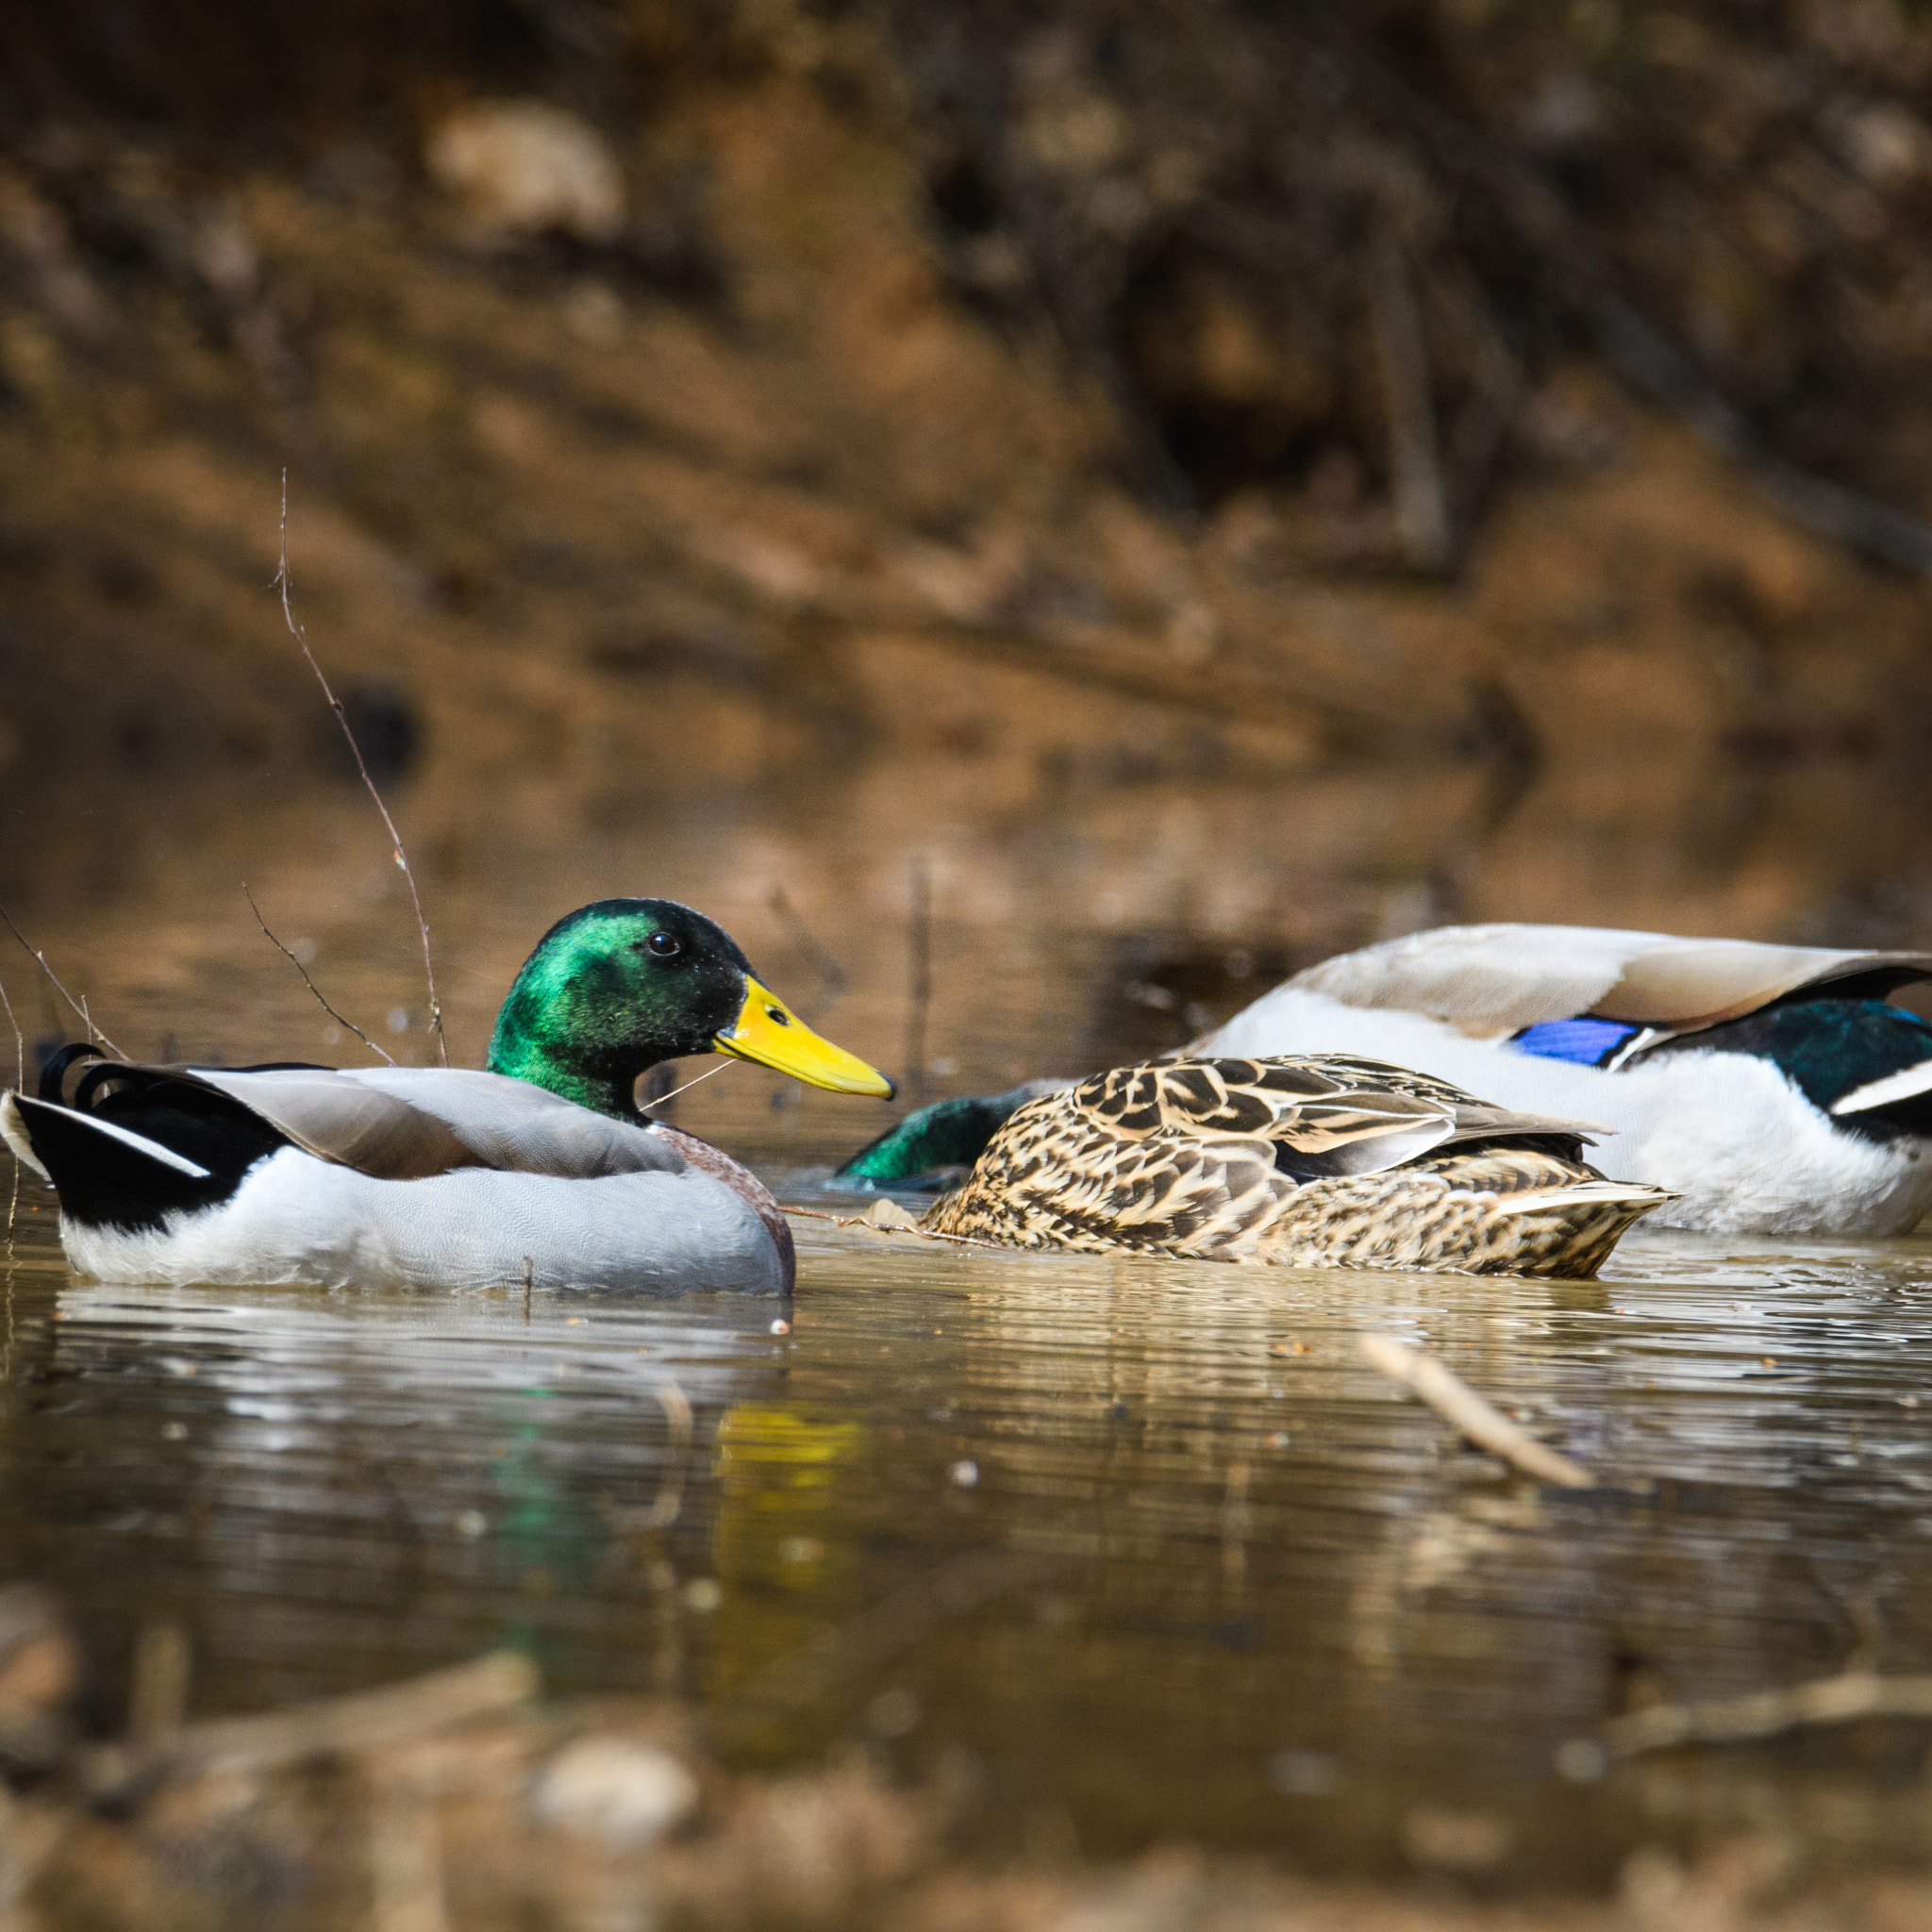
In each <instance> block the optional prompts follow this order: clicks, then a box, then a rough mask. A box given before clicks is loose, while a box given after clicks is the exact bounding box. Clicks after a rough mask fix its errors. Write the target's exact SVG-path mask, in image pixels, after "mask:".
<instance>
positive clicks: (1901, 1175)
mask: <svg viewBox="0 0 1932 1932" xmlns="http://www.w3.org/2000/svg"><path fill="white" fill-rule="evenodd" d="M1928 977H1932V954H1927V953H1874V952H1863V953H1861V952H1834V951H1829V950H1826V949H1824V948H1820V947H1807V946H1773V945H1759V944H1757V943H1755V942H1753V941H1746V940H1701V939H1676V938H1673V937H1672V936H1670V935H1669V934H1665V933H1647V932H1617V931H1610V930H1607V929H1602V928H1598V927H1594V926H1573V925H1465V926H1443V927H1441V928H1439V929H1438V930H1436V931H1433V932H1424V933H1417V934H1415V935H1414V936H1413V937H1411V938H1408V939H1401V940H1391V941H1388V942H1386V943H1385V944H1382V945H1378V946H1369V947H1366V948H1365V949H1363V950H1362V951H1360V952H1356V953H1344V954H1342V955H1341V956H1340V957H1339V958H1333V959H1328V960H1324V962H1323V963H1322V964H1321V965H1319V966H1313V967H1310V968H1309V969H1308V970H1307V972H1305V973H1301V974H1296V975H1295V977H1294V978H1292V979H1291V980H1288V981H1287V982H1285V983H1284V984H1283V985H1281V986H1278V987H1276V988H1275V989H1274V991H1272V992H1268V993H1264V994H1263V995H1262V996H1261V997H1260V998H1259V999H1258V1000H1257V1001H1256V1002H1255V1003H1254V1004H1253V1005H1252V1006H1251V1007H1249V1008H1246V1009H1245V1010H1244V1011H1242V1012H1241V1013H1238V1014H1236V1016H1235V1017H1234V1018H1233V1019H1232V1020H1230V1021H1229V1022H1228V1023H1227V1024H1226V1025H1224V1026H1222V1027H1220V1028H1218V1029H1217V1030H1216V1031H1214V1032H1212V1033H1210V1034H1208V1036H1207V1037H1206V1038H1205V1039H1202V1040H1199V1041H1195V1042H1193V1044H1192V1045H1191V1047H1190V1048H1189V1049H1188V1050H1189V1051H1190V1052H1192V1053H1215V1054H1274V1053H1285V1052H1290V1051H1293V1052H1297V1053H1302V1052H1309V1053H1354V1054H1371V1055H1374V1057H1375V1058H1382V1059H1389V1060H1394V1061H1398V1062H1400V1063H1401V1064H1402V1065H1403V1066H1407V1067H1415V1068H1418V1069H1420V1070H1421V1071H1423V1072H1424V1073H1428V1074H1435V1075H1436V1076H1437V1077H1439V1078H1441V1079H1445V1080H1454V1081H1456V1082H1457V1083H1458V1084H1461V1085H1466V1086H1468V1087H1470V1088H1473V1089H1474V1091H1477V1092H1479V1093H1485V1094H1490V1095H1492V1096H1493V1097H1494V1098H1495V1099H1496V1100H1497V1101H1499V1102H1500V1103H1502V1104H1503V1105H1505V1106H1507V1107H1520V1108H1525V1109H1528V1110H1531V1111H1535V1112H1539V1113H1545V1112H1547V1113H1554V1114H1561V1115H1565V1116H1569V1117H1574V1118H1575V1119H1578V1120H1587V1121H1594V1122H1597V1123H1600V1124H1601V1125H1602V1126H1603V1127H1605V1128H1607V1129H1609V1130H1611V1132H1612V1133H1613V1134H1614V1136H1615V1138H1614V1139H1612V1140H1610V1141H1608V1142H1607V1145H1605V1146H1604V1147H1603V1149H1602V1150H1601V1152H1600V1154H1599V1155H1598V1157H1597V1158H1598V1159H1599V1161H1600V1163H1601V1165H1602V1167H1603V1171H1604V1172H1605V1173H1606V1174H1608V1175H1609V1176H1610V1177H1611V1178H1612V1179H1616V1180H1644V1181H1654V1182H1656V1183H1657V1185H1658V1186H1659V1187H1662V1188H1665V1189H1667V1190H1669V1191H1671V1192H1672V1193H1674V1194H1675V1195H1676V1196H1678V1197H1679V1198H1677V1199H1675V1200H1674V1201H1673V1202H1672V1203H1671V1205H1670V1206H1669V1207H1667V1208H1664V1209H1662V1210H1661V1211H1660V1212H1659V1213H1658V1215H1657V1222H1658V1224H1663V1225H1671V1226H1678V1227H1696V1228H1706V1229H1709V1230H1711V1231H1712V1232H1714V1233H1721V1234H1819V1235H1892V1234H1903V1233H1906V1232H1907V1230H1909V1229H1910V1228H1912V1227H1913V1226H1915V1225H1916V1224H1918V1222H1919V1221H1920V1220H1921V1219H1922V1218H1923V1217H1924V1215H1925V1214H1926V1213H1927V1212H1928V1211H1932V1025H1928V1024H1926V1023H1925V1022H1924V1020H1922V1019H1920V1018H1919V1017H1918V1016H1917V1015H1916V1014H1913V1013H1909V1012H1907V1011H1906V1010H1905V1009H1904V1008H1899V1007H1893V1006H1889V1005H1887V1004H1886V1001H1885V995H1886V994H1887V993H1889V992H1891V991H1895V990H1896V989H1897V988H1898V987H1900V986H1903V985H1906V984H1907V983H1908V982H1910V981H1914V980H1921V979H1925V978H1928ZM1016 1104H1017V1103H1016ZM983 1111H984V1109H983V1108H982V1112H983ZM957 1118H958V1122H959V1123H960V1124H961V1131H956V1132H954V1133H953V1134H952V1135H951V1137H950V1139H949V1140H948V1142H947V1144H946V1146H945V1147H944V1148H943V1149H941V1153H942V1154H943V1156H944V1158H948V1159H951V1160H954V1161H958V1160H962V1159H964V1160H970V1159H972V1158H974V1154H975V1153H976V1152H977V1147H976V1146H975V1145H974V1143H973V1140H972V1136H971V1134H970V1133H967V1132H965V1131H963V1128H964V1127H965V1126H967V1125H970V1124H974V1123H976V1121H977V1120H978V1119H979V1118H980V1116H979V1115H977V1114H966V1113H962V1114H959V1115H958V1117H957ZM922 1120H923V1116H922V1115H920V1114H914V1115H912V1116H910V1117H909V1118H908V1120H906V1121H904V1122H902V1123H900V1124H899V1126H898V1127H897V1128H895V1129H893V1130H892V1131H891V1133H890V1134H888V1135H886V1136H882V1137H881V1138H880V1140H878V1141H874V1143H873V1144H872V1145H871V1146H870V1147H867V1148H865V1149H863V1150H861V1152H860V1153H859V1154H858V1155H856V1156H855V1157H854V1158H853V1160H852V1161H850V1162H848V1163H847V1166H846V1168H845V1169H844V1170H843V1172H846V1173H848V1174H854V1175H855V1176H858V1177H861V1178H867V1179H873V1180H882V1181H889V1180H893V1179H897V1178H901V1177H903V1176H905V1175H906V1174H909V1173H911V1172H913V1171H914V1170H913V1169H912V1168H911V1167H909V1166H908V1164H907V1155H908V1153H909V1152H910V1150H911V1149H912V1148H913V1147H914V1145H915V1143H917V1145H918V1148H919V1151H920V1152H921V1153H922V1154H924V1155H927V1156H930V1154H931V1153H932V1151H933V1147H934V1144H935V1142H936V1139H937V1138H939V1137H937V1136H936V1135H935V1133H934V1132H933V1131H932V1130H931V1129H928V1128H924V1127H923V1126H922ZM934 1164H937V1163H934Z"/></svg>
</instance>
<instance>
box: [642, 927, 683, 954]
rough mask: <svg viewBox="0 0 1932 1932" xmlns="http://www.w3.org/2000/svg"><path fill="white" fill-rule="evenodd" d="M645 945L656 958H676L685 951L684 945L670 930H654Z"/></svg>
mask: <svg viewBox="0 0 1932 1932" xmlns="http://www.w3.org/2000/svg"><path fill="white" fill-rule="evenodd" d="M644 945H645V947H646V948H647V949H648V951H649V952H650V955H651V957H652V958H654V959H675V958H677V956H678V954H680V953H681V952H683V951H684V947H683V946H682V945H681V944H680V943H679V942H678V941H676V940H675V939H674V938H673V937H672V936H671V934H669V933H668V932H654V933H653V934H652V935H651V937H650V938H649V939H647V940H646V941H644Z"/></svg>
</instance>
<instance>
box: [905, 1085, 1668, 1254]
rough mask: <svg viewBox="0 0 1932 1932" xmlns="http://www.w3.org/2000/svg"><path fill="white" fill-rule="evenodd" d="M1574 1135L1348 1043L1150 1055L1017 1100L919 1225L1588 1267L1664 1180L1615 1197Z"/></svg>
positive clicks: (1164, 1248) (1183, 1247) (1124, 1242)
mask: <svg viewBox="0 0 1932 1932" xmlns="http://www.w3.org/2000/svg"><path fill="white" fill-rule="evenodd" d="M1580 1138H1581V1130H1580V1129H1579V1128H1578V1126H1577V1125H1576V1124H1575V1123H1574V1122H1560V1121H1548V1120H1542V1119H1540V1118H1537V1117H1534V1116H1529V1115H1521V1114H1512V1113H1509V1112H1507V1110H1506V1109H1504V1108H1492V1107H1489V1106H1487V1105H1485V1104H1484V1103H1483V1102H1481V1101H1478V1100H1475V1099H1473V1098H1472V1097H1471V1096H1470V1095H1468V1094H1466V1093H1463V1092H1462V1091H1460V1090H1459V1089H1458V1088H1456V1087H1452V1086H1450V1085H1449V1084H1448V1083H1447V1082H1446V1081H1441V1080H1435V1079H1431V1078H1429V1077H1428V1076H1426V1075H1423V1074H1411V1073H1409V1072H1407V1070H1406V1069H1402V1068H1392V1067H1386V1066H1383V1065H1381V1064H1380V1063H1379V1062H1377V1061H1374V1060H1363V1059H1357V1058H1354V1057H1352V1056H1343V1055H1334V1056H1328V1055H1319V1056H1316V1055H1311V1056H1304V1057H1299V1058H1295V1057H1287V1056H1284V1057H1281V1058H1268V1059H1193V1060H1179V1061H1162V1062H1150V1063H1147V1064H1143V1065H1140V1066H1132V1067H1118V1068H1114V1069H1112V1070H1111V1071H1110V1072H1108V1073H1105V1074H1095V1075H1094V1076H1093V1077H1092V1078H1091V1079H1089V1080H1085V1081H1082V1082H1081V1083H1080V1085H1079V1086H1077V1087H1075V1088H1074V1089H1072V1090H1071V1091H1066V1092H1062V1093H1054V1094H1047V1095H1044V1096H1042V1097H1041V1098H1040V1099H1038V1100H1035V1101H1031V1102H1029V1103H1028V1104H1027V1105H1026V1106H1024V1107H1023V1108H1019V1109H1017V1110H1016V1111H1015V1112H1014V1113H1013V1114H1012V1115H1010V1116H1009V1117H1008V1120H1007V1122H1006V1124H1005V1125H1004V1126H1002V1127H1001V1129H1000V1131H999V1132H998V1133H997V1134H996V1135H995V1136H994V1137H993V1139H992V1141H991V1143H990V1144H989V1145H988V1147H987V1149H986V1151H985V1152H984V1153H983V1154H982V1155H981V1156H980V1158H979V1160H978V1162H977V1164H976V1165H975V1166H974V1170H973V1173H972V1174H971V1175H970V1176H969V1177H968V1179H967V1182H966V1185H965V1186H964V1187H963V1188H962V1189H960V1190H959V1191H958V1192H957V1193H955V1194H951V1195H948V1196H947V1197H946V1199H945V1200H943V1201H941V1203H939V1204H938V1206H937V1207H936V1208H934V1209H933V1210H932V1212H931V1213H929V1214H928V1215H927V1217H926V1222H925V1224H926V1225H927V1226H928V1227H931V1228H934V1229H936V1230H937V1231H939V1232H941V1233H950V1234H966V1235H974V1236H977V1237H979V1238H981V1239H983V1240H991V1241H1003V1242H1006V1243H1008V1245H1011V1246H1015V1247H1026V1248H1075V1249H1085V1250H1090V1251H1097V1250H1103V1249H1109V1248H1136V1249H1141V1250H1146V1251H1152V1252H1156V1253H1161V1254H1168V1255H1175V1256H1183V1257H1200V1258H1204V1259H1211V1260H1266V1261H1276V1262H1291V1263H1298V1264H1301V1265H1308V1266H1341V1267H1442V1266H1452V1267H1467V1268H1473V1269H1476V1270H1488V1269H1494V1268H1523V1269H1525V1270H1528V1271H1529V1272H1534V1273H1548V1274H1589V1273H1592V1272H1594V1270H1595V1268H1596V1267H1597V1266H1598V1265H1599V1264H1600V1263H1601V1261H1602V1259H1603V1257H1604V1256H1605V1255H1606V1254H1607V1253H1608V1251H1609V1249H1610V1247H1611V1246H1612V1245H1613V1244H1614V1243H1615V1241H1616V1240H1617V1238H1618V1237H1619V1236H1620V1235H1621V1234H1622V1233H1623V1232H1624V1229H1625V1228H1626V1227H1628V1226H1629V1224H1631V1222H1633V1221H1635V1220H1636V1219H1637V1218H1638V1217H1639V1216H1640V1215H1641V1214H1642V1213H1644V1212H1646V1211H1647V1210H1648V1209H1649V1208H1654V1207H1656V1206H1657V1205H1658V1204H1659V1203H1660V1202H1661V1201H1663V1200H1664V1199H1665V1198H1667V1197H1666V1196H1664V1195H1663V1194H1662V1193H1660V1192H1658V1191H1656V1190H1653V1189H1643V1188H1633V1189H1627V1190H1613V1191H1612V1192H1614V1194H1615V1198H1610V1197H1609V1196H1608V1195H1607V1194H1606V1193H1605V1192H1604V1190H1605V1188H1606V1187H1607V1184H1606V1183H1604V1182H1603V1181H1602V1179H1601V1176H1599V1175H1597V1174H1595V1173H1594V1171H1593V1170H1592V1169H1591V1168H1589V1167H1587V1166H1585V1165H1583V1163H1582V1162H1581V1161H1580V1160H1578V1159H1576V1158H1574V1152H1575V1143H1576V1142H1577V1141H1579V1140H1580ZM1290 1154H1291V1156H1292V1158H1288V1156H1289V1155H1290ZM1570 1189H1580V1190H1581V1191H1582V1192H1583V1194H1585V1195H1587V1196H1588V1198H1579V1199H1576V1200H1574V1201H1573V1200H1571V1199H1569V1198H1567V1197H1566V1190H1570ZM1511 1197H1515V1198H1516V1199H1517V1200H1519V1201H1520V1202H1521V1203H1522V1204H1524V1205H1522V1206H1515V1205H1512V1200H1511Z"/></svg>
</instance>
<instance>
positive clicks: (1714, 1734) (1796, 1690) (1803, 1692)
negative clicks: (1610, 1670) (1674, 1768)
mask: <svg viewBox="0 0 1932 1932" xmlns="http://www.w3.org/2000/svg"><path fill="white" fill-rule="evenodd" d="M1864 1717H1922V1718H1932V1676H1924V1675H1921V1676H1898V1677H1882V1676H1880V1675H1879V1674H1878V1673H1877V1672H1875V1671H1845V1672H1842V1673H1841V1674H1840V1675H1838V1676H1836V1677H1814V1678H1813V1679H1812V1680H1811V1681H1810V1682H1809V1683H1808V1684H1792V1685H1790V1686H1788V1687H1786V1688H1785V1689H1783V1690H1779V1691H1751V1692H1749V1693H1748V1694H1746V1695H1745V1696H1742V1697H1710V1698H1704V1699H1700V1700H1698V1701H1697V1702H1695V1703H1691V1704H1655V1705H1652V1706H1651V1707H1649V1708H1648V1709H1645V1710H1633V1711H1631V1712H1629V1713H1628V1714H1627V1715H1626V1716H1624V1717H1617V1718H1612V1719H1611V1720H1610V1721H1609V1723H1608V1724H1606V1725H1605V1726H1604V1728H1603V1748H1604V1751H1605V1752H1606V1754H1607V1756H1609V1757H1635V1756H1636V1755H1637V1754H1638V1753H1639V1752H1642V1751H1667V1750H1669V1749H1670V1748H1671V1747H1672V1746H1673V1745H1676V1744H1728V1743H1741V1742H1743V1741H1745V1740H1750V1739H1755V1738H1774V1737H1776V1736H1778V1735H1779V1733H1781V1732H1784V1731H1792V1730H1797V1729H1799V1728H1800V1727H1801V1726H1803V1725H1807V1724H1853V1723H1856V1722H1857V1720H1858V1719H1859V1718H1864Z"/></svg>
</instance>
